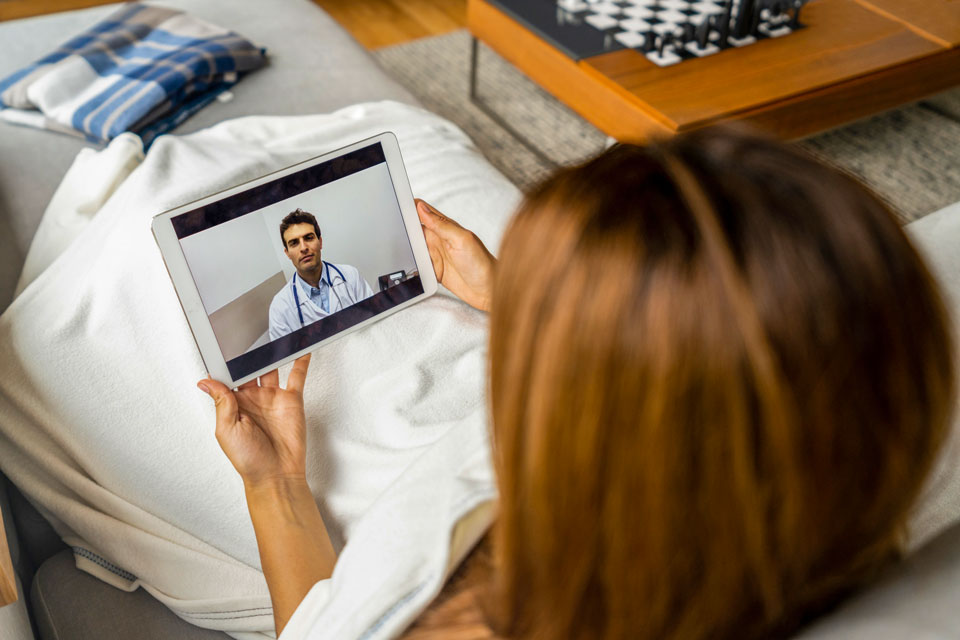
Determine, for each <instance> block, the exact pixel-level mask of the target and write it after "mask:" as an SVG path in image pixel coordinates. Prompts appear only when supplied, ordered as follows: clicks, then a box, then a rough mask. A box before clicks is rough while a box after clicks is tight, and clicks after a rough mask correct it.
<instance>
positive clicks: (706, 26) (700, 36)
mask: <svg viewBox="0 0 960 640" xmlns="http://www.w3.org/2000/svg"><path fill="white" fill-rule="evenodd" d="M696 38H697V46H698V47H700V48H701V49H704V48H706V46H707V42H709V41H710V18H709V17H707V18H704V20H703V22H701V23H700V26H699V27H697V34H696Z"/></svg>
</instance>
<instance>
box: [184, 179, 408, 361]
mask: <svg viewBox="0 0 960 640" xmlns="http://www.w3.org/2000/svg"><path fill="white" fill-rule="evenodd" d="M297 207H299V208H301V209H303V210H304V211H308V212H310V213H312V214H313V215H315V216H316V217H317V222H318V223H319V224H320V231H321V233H322V236H323V249H322V251H321V257H322V259H323V260H324V261H326V262H332V263H334V264H349V265H352V266H354V267H356V268H357V269H358V270H359V271H360V274H361V275H362V276H363V277H364V279H366V281H367V283H368V284H369V285H370V286H371V288H373V290H374V291H378V290H379V287H378V285H377V279H378V277H379V276H382V275H386V274H388V273H394V272H397V271H400V270H401V269H402V270H404V271H406V272H410V271H413V270H415V269H416V260H415V259H414V257H413V251H412V249H411V248H410V242H409V241H408V240H407V235H406V231H405V229H404V226H403V219H402V217H401V215H400V208H399V205H398V204H397V198H396V195H395V193H394V190H393V182H392V181H391V180H390V174H389V170H388V169H387V165H386V164H385V163H380V164H377V165H375V166H373V167H370V168H368V169H364V170H362V171H359V172H357V173H353V174H351V175H349V176H347V177H345V178H340V179H339V180H335V181H334V182H330V183H328V184H325V185H323V186H321V187H317V188H316V189H312V190H310V191H306V192H303V193H300V194H298V195H296V196H294V197H291V198H287V199H285V200H281V201H279V202H276V203H274V204H271V205H270V206H268V207H264V208H263V209H259V210H256V211H253V212H251V213H249V214H247V215H244V216H241V217H239V218H236V219H234V220H231V221H229V222H226V223H224V224H220V225H217V226H215V227H211V228H210V229H206V230H204V231H201V232H199V233H195V234H193V235H190V236H187V237H185V238H182V239H181V240H180V245H181V248H182V249H183V253H184V257H185V259H186V261H187V265H188V266H189V267H190V272H191V274H192V275H193V278H194V281H195V282H196V284H197V290H198V291H199V293H200V299H201V301H202V302H203V306H204V309H205V310H206V312H207V315H208V316H209V317H210V322H211V325H212V326H213V330H214V334H215V335H216V336H217V341H218V342H219V344H220V349H221V351H222V352H223V355H224V358H225V359H226V360H230V359H231V358H233V357H235V356H237V355H240V354H242V353H245V352H246V351H249V350H250V349H253V348H255V347H259V346H261V345H263V344H266V342H267V341H268V337H267V330H268V327H269V319H268V318H269V316H268V313H269V307H270V302H271V301H272V300H273V297H274V295H276V293H277V292H278V291H280V289H281V288H282V287H284V286H290V279H291V278H292V277H293V274H294V272H295V269H294V266H293V264H292V263H291V262H290V260H289V258H287V257H286V255H285V254H284V252H283V246H282V244H281V240H280V221H281V220H282V219H283V217H284V216H286V215H287V214H288V213H290V212H291V211H293V210H294V209H296V208H297Z"/></svg>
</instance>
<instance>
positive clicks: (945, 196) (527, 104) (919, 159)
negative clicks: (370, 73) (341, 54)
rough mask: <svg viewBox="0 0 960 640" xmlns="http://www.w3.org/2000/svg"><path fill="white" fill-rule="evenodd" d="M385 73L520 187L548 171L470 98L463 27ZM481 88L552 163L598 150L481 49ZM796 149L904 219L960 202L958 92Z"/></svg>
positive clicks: (582, 130) (570, 118) (588, 131)
mask: <svg viewBox="0 0 960 640" xmlns="http://www.w3.org/2000/svg"><path fill="white" fill-rule="evenodd" d="M374 55H375V56H376V57H377V59H378V60H379V61H380V63H381V65H383V66H384V67H385V68H386V69H387V71H388V72H389V73H390V74H391V75H392V76H393V77H394V78H396V79H397V80H398V81H399V82H400V83H401V84H403V85H404V86H405V87H407V89H409V90H410V92H411V93H413V94H414V95H416V96H417V97H418V98H419V99H420V100H421V101H422V102H423V104H424V106H426V107H427V108H428V109H430V110H431V111H434V112H436V113H439V114H440V115H442V116H444V117H446V118H448V119H449V120H452V121H453V122H455V123H456V124H457V125H459V126H460V127H461V128H462V129H463V130H464V131H466V132H467V134H468V135H469V136H470V137H471V138H472V139H473V140H474V142H475V143H476V145H477V147H478V148H479V149H480V150H481V151H482V152H483V153H484V154H485V155H486V157H487V158H488V159H489V160H490V162H491V163H492V164H493V165H494V166H496V167H497V168H498V169H499V170H500V171H501V172H503V174H504V175H506V176H507V177H508V178H510V179H511V180H512V181H513V182H514V183H515V184H516V185H517V186H519V187H520V188H521V189H528V188H529V187H530V186H532V185H533V184H536V183H537V182H538V181H539V180H541V179H542V178H543V177H545V176H546V175H547V174H549V173H550V171H551V167H550V166H549V165H548V164H546V163H544V162H542V161H541V160H540V159H539V158H538V157H537V156H536V155H535V154H533V153H531V152H530V151H528V150H527V149H526V147H524V146H523V145H522V144H520V143H519V142H518V141H517V140H516V139H515V138H514V137H513V136H512V135H510V134H509V133H508V132H506V131H505V130H504V129H503V128H501V127H500V126H499V125H498V124H497V123H496V122H495V121H494V120H492V119H491V118H489V117H488V116H487V115H486V114H484V113H483V111H482V110H480V109H479V108H477V107H476V105H474V104H473V103H472V102H471V101H470V97H469V68H470V35H469V33H468V32H467V31H466V30H460V31H455V32H453V33H449V34H445V35H441V36H435V37H431V38H422V39H420V40H414V41H413V42H408V43H405V44H401V45H396V46H393V47H387V48H384V49H379V50H377V51H374ZM479 59H480V64H479V76H478V87H479V89H478V92H479V93H480V95H481V96H482V98H483V99H484V100H485V101H486V102H487V103H489V104H490V105H491V106H492V107H493V108H494V109H495V110H496V112H497V113H499V114H500V115H501V117H503V118H504V119H505V120H507V121H508V122H510V123H511V125H512V126H513V127H514V128H515V129H517V130H519V131H521V132H523V134H524V135H525V136H526V137H527V138H529V139H530V140H531V141H532V142H533V143H534V144H535V145H536V146H537V147H538V148H539V149H540V150H541V151H542V152H543V153H544V154H545V155H547V156H548V157H549V158H551V159H553V160H554V161H556V162H557V163H559V164H569V163H575V162H579V161H581V160H584V159H586V158H588V157H590V156H592V155H594V154H595V153H597V152H599V151H601V150H602V149H603V148H604V146H605V145H606V142H607V138H606V136H605V135H604V134H603V133H601V132H600V131H599V130H597V129H596V128H595V127H593V125H591V124H590V123H588V122H586V121H585V120H583V119H582V118H580V117H579V116H578V115H577V114H575V113H574V112H573V111H571V110H570V109H568V108H567V107H565V106H564V105H562V104H561V103H559V102H558V101H557V100H555V99H554V98H553V97H552V96H550V95H549V94H548V93H546V92H545V91H543V90H542V89H540V88H539V87H538V86H537V85H536V84H535V83H533V82H532V81H531V80H530V79H528V78H527V77H526V76H525V75H524V74H523V73H521V72H520V71H518V70H517V69H516V68H515V67H513V66H512V65H511V64H509V63H508V62H506V61H505V60H504V59H503V58H501V57H500V56H499V55H497V54H496V53H494V52H493V51H492V50H490V49H489V48H487V47H486V46H484V45H482V44H481V46H480V58H479ZM798 144H800V145H801V146H802V147H803V148H805V149H807V150H808V151H810V152H811V153H812V154H814V155H816V156H817V157H819V158H821V159H822V160H824V161H825V162H828V163H830V164H833V165H835V166H837V167H839V168H841V169H843V170H845V171H848V172H850V173H852V174H853V175H855V176H857V177H859V178H860V179H861V180H863V181H864V182H866V183H867V184H868V185H869V186H870V187H872V188H873V189H874V191H876V192H877V193H878V194H879V195H880V196H881V197H882V198H883V199H884V200H886V201H887V202H888V203H890V205H891V206H892V208H893V209H894V211H895V212H896V213H897V214H898V216H899V217H900V219H901V220H902V221H903V222H909V221H911V220H915V219H917V218H919V217H922V216H924V215H926V214H928V213H932V212H933V211H936V210H938V209H941V208H942V207H944V206H946V205H948V204H951V203H954V202H957V201H958V200H960V90H954V91H951V92H948V93H945V94H941V95H939V96H936V97H934V98H931V99H928V100H925V101H924V102H922V103H920V104H918V105H911V106H907V107H904V108H901V109H897V110H895V111H890V112H887V113H884V114H881V115H878V116H875V117H872V118H868V119H866V120H862V121H860V122H856V123H854V124H852V125H848V126H846V127H843V128H840V129H836V130H833V131H829V132H826V133H823V134H819V135H817V136H814V137H812V138H809V139H807V140H804V141H802V142H799V143H798Z"/></svg>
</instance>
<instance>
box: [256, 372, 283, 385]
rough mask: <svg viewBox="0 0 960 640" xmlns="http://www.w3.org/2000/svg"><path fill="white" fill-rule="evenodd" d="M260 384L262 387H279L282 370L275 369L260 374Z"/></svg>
mask: <svg viewBox="0 0 960 640" xmlns="http://www.w3.org/2000/svg"><path fill="white" fill-rule="evenodd" d="M260 386H261V387H279V386H280V372H279V371H278V370H277V369H274V370H273V371H268V372H267V373H265V374H263V375H262V376H260Z"/></svg>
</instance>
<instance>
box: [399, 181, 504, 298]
mask: <svg viewBox="0 0 960 640" xmlns="http://www.w3.org/2000/svg"><path fill="white" fill-rule="evenodd" d="M416 202H417V214H418V215H419V216H420V224H421V225H423V235H424V237H425V238H426V239H427V249H429V251H430V260H431V261H432V262H433V270H434V271H436V272H437V280H438V281H439V282H440V284H442V285H443V286H445V287H446V288H447V289H449V290H450V291H451V293H453V294H454V295H455V296H457V297H458V298H460V299H461V300H463V301H464V302H466V303H467V304H469V305H470V306H471V307H474V308H475V309H479V310H481V311H489V310H490V300H491V298H492V289H493V270H494V267H496V264H497V261H496V259H495V258H494V257H493V256H492V255H491V254H490V252H489V251H487V248H486V247H485V246H483V243H482V242H480V239H479V238H478V237H477V236H476V235H475V234H474V233H473V232H472V231H469V230H467V229H464V228H463V227H461V226H460V225H459V224H457V223H456V222H454V221H453V220H451V219H450V218H448V217H446V216H444V215H443V214H442V213H440V212H439V211H437V210H436V209H434V208H433V207H431V206H430V205H429V204H427V203H426V202H424V201H423V200H420V199H419V198H418V199H417V201H416Z"/></svg>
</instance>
